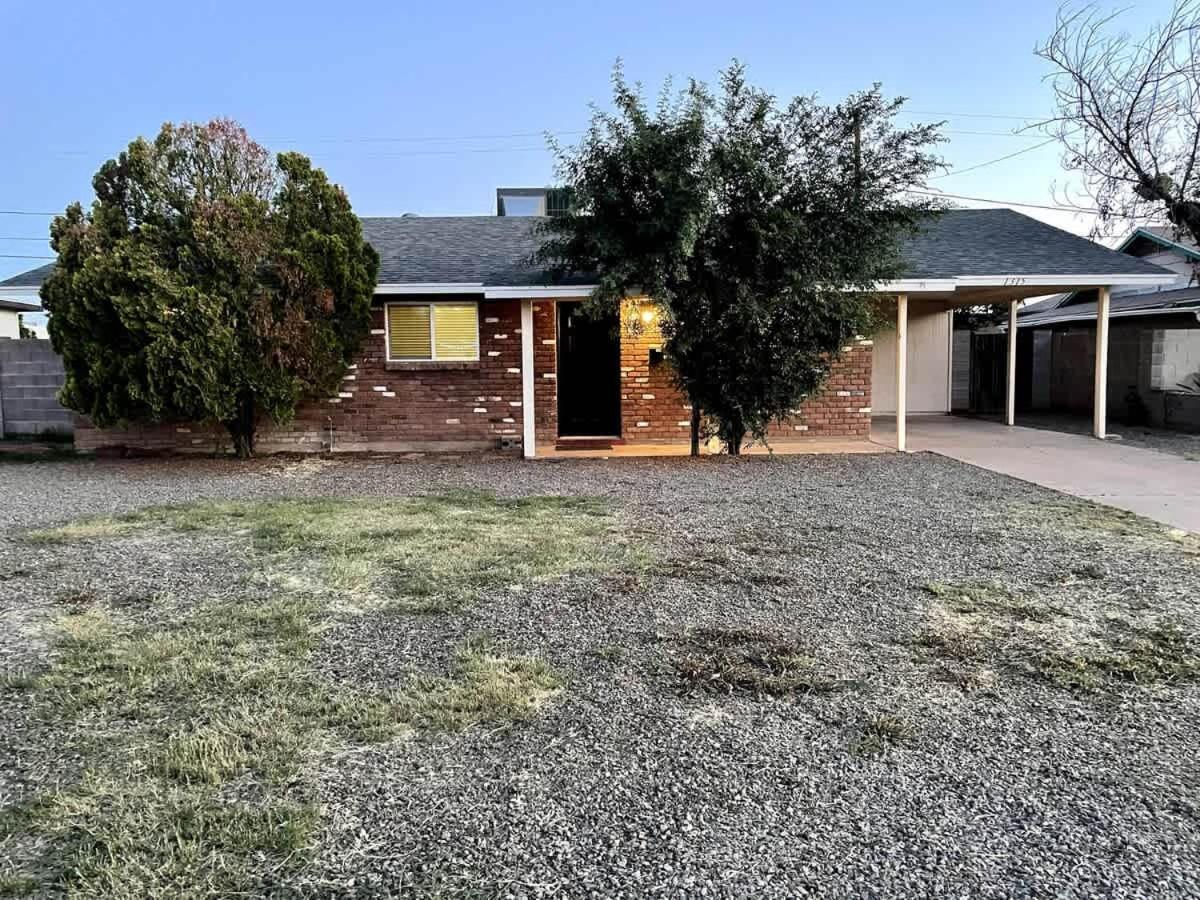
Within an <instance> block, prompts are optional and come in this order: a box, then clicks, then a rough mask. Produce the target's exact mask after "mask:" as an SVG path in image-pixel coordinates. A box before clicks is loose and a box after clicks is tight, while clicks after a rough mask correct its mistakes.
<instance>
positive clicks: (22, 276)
mask: <svg viewBox="0 0 1200 900" xmlns="http://www.w3.org/2000/svg"><path fill="white" fill-rule="evenodd" d="M53 271H54V263H46V264H45V265H44V266H38V267H37V268H36V269H30V270H29V271H28V272H21V273H19V274H17V275H14V276H13V277H12V278H6V279H5V280H4V281H0V287H6V288H7V287H13V288H17V287H31V288H36V287H41V286H42V282H43V281H45V280H46V279H47V278H49V277H50V273H51V272H53Z"/></svg>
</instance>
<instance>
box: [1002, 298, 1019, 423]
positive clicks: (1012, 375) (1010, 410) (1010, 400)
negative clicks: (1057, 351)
mask: <svg viewBox="0 0 1200 900" xmlns="http://www.w3.org/2000/svg"><path fill="white" fill-rule="evenodd" d="M1007 371H1008V376H1007V378H1006V380H1005V382H1004V424H1005V425H1015V424H1016V421H1017V301H1016V300H1011V301H1009V304H1008V370H1007Z"/></svg>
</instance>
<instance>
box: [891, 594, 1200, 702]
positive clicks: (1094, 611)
mask: <svg viewBox="0 0 1200 900" xmlns="http://www.w3.org/2000/svg"><path fill="white" fill-rule="evenodd" d="M926 591H927V593H928V594H930V595H931V596H932V597H933V598H934V602H933V603H932V604H931V606H930V609H929V614H928V617H927V621H926V623H925V625H924V626H923V627H922V628H920V629H919V630H918V631H917V632H916V633H915V634H914V635H913V640H912V642H913V644H914V646H916V647H919V648H921V649H922V650H923V651H924V652H925V653H927V654H929V655H932V656H936V657H939V658H940V659H942V660H944V661H946V663H947V665H945V666H944V669H945V671H946V673H947V674H948V675H949V676H950V678H951V680H953V681H955V682H956V683H959V684H960V686H961V687H963V689H964V690H965V691H968V692H974V691H975V690H992V689H993V688H994V687H995V682H996V680H997V676H998V674H1009V675H1018V676H1022V677H1030V678H1034V679H1036V680H1042V681H1047V682H1049V683H1051V684H1054V685H1056V686H1059V687H1063V688H1068V689H1072V690H1081V691H1090V690H1097V689H1101V688H1104V687H1114V686H1118V685H1120V684H1131V685H1167V684H1172V683H1175V682H1181V681H1188V680H1193V679H1196V678H1200V656H1198V655H1197V649H1196V648H1197V644H1196V636H1195V634H1194V633H1192V632H1190V631H1189V630H1188V629H1186V628H1185V627H1184V626H1183V625H1181V624H1180V623H1178V622H1174V621H1172V620H1169V619H1163V618H1142V619H1139V620H1136V621H1130V620H1128V619H1126V618H1124V617H1122V616H1114V615H1113V613H1112V611H1111V604H1110V605H1106V604H1104V603H1103V602H1100V603H1097V602H1093V603H1091V604H1089V605H1087V606H1081V607H1079V608H1075V609H1073V610H1072V611H1071V614H1068V613H1067V612H1066V611H1065V610H1064V609H1063V608H1062V607H1060V606H1058V605H1055V604H1051V603H1048V602H1046V601H1045V600H1044V599H1043V598H1040V597H1034V596H1020V595H1018V594H1016V593H1014V592H1013V591H1011V590H1009V589H1008V588H1005V587H1004V586H1003V585H999V584H995V583H978V582H974V583H972V582H966V583H962V584H946V583H937V584H932V585H928V586H927V587H926ZM1126 611H1128V610H1126ZM979 672H986V673H987V677H986V679H985V681H986V682H987V684H986V686H983V687H976V686H975V681H976V680H977V679H976V678H975V677H974V675H975V673H979Z"/></svg>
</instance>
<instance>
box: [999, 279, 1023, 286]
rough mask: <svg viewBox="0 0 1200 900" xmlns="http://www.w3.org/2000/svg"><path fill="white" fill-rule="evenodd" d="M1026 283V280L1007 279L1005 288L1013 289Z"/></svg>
mask: <svg viewBox="0 0 1200 900" xmlns="http://www.w3.org/2000/svg"><path fill="white" fill-rule="evenodd" d="M1024 283H1025V279H1024V278H1005V279H1004V286H1005V287H1011V286H1012V285H1015V284H1024Z"/></svg>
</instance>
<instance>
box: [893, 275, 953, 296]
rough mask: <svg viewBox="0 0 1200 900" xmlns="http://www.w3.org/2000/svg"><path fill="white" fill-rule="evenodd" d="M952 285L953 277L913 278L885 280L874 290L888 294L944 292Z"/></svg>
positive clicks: (949, 289)
mask: <svg viewBox="0 0 1200 900" xmlns="http://www.w3.org/2000/svg"><path fill="white" fill-rule="evenodd" d="M954 287H955V280H954V279H953V278H922V279H916V278H913V279H901V280H900V281H887V282H884V283H883V284H880V285H879V286H878V287H877V288H876V290H877V291H880V292H881V293H888V294H921V293H945V292H947V291H952V290H954Z"/></svg>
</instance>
